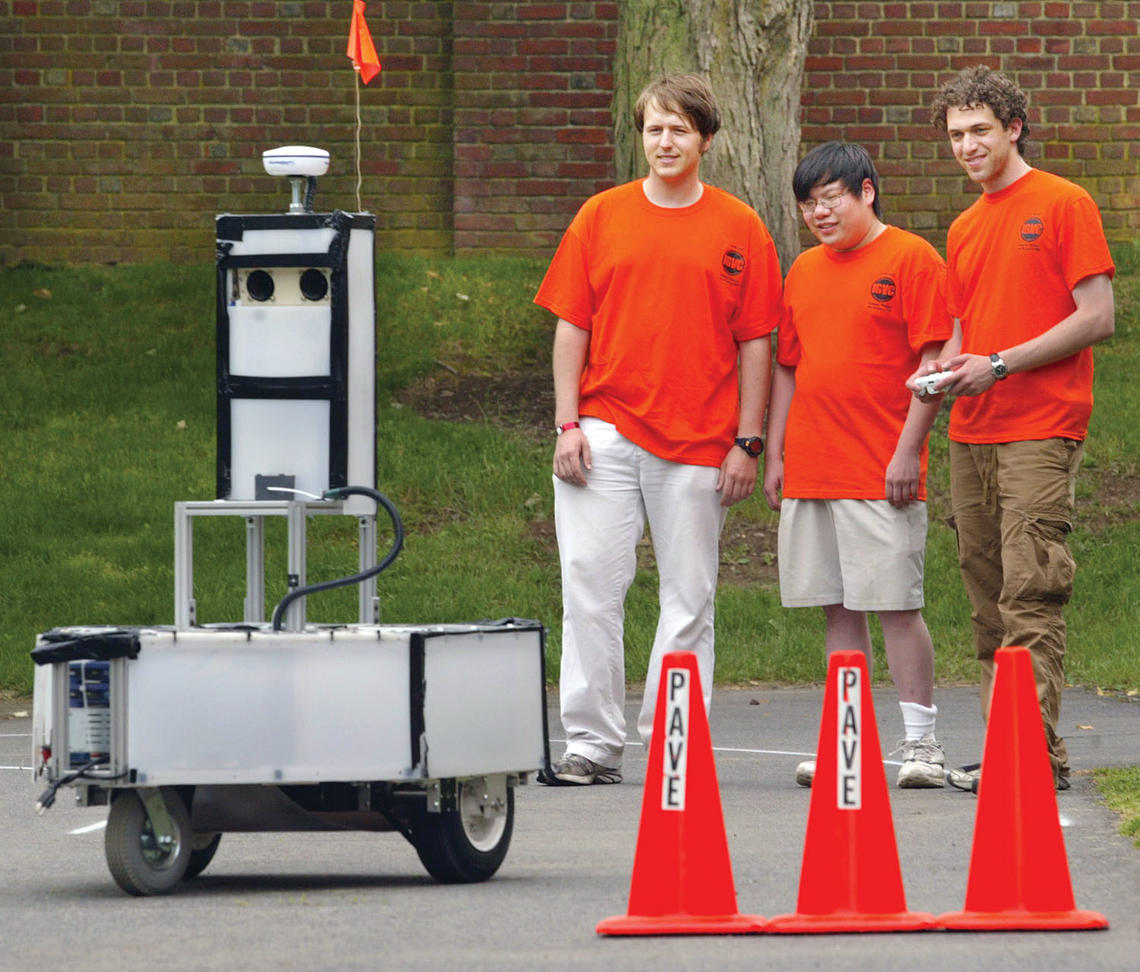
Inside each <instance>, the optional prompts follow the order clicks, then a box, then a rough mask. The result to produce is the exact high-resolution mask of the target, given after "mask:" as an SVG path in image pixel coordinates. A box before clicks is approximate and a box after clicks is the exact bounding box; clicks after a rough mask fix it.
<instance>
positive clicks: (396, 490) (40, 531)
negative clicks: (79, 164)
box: [0, 246, 1140, 695]
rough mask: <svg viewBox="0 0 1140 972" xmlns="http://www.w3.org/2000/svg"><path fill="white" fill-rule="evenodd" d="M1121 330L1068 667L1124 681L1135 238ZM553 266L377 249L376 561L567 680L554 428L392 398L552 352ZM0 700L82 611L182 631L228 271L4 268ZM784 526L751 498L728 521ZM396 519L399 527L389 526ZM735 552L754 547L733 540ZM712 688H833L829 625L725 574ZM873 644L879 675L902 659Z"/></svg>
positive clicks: (209, 491) (272, 536) (277, 570)
mask: <svg viewBox="0 0 1140 972" xmlns="http://www.w3.org/2000/svg"><path fill="white" fill-rule="evenodd" d="M1117 256H1118V261H1119V265H1120V272H1119V275H1118V278H1117V283H1116V295H1117V308H1118V314H1117V335H1116V337H1115V338H1114V339H1113V340H1112V341H1110V342H1108V343H1107V344H1105V345H1103V346H1102V347H1101V348H1098V350H1097V408H1096V410H1095V412H1094V419H1093V428H1092V434H1091V437H1090V442H1089V447H1088V451H1087V456H1086V460H1085V465H1086V470H1085V473H1084V474H1083V475H1082V478H1081V484H1080V490H1081V494H1080V497H1079V505H1080V509H1079V515H1078V524H1077V531H1076V533H1075V534H1074V536H1073V548H1074V551H1075V553H1076V557H1077V560H1078V563H1079V566H1080V569H1079V571H1078V580H1077V585H1078V587H1077V592H1076V596H1075V597H1074V599H1073V603H1072V604H1071V606H1070V608H1069V610H1068V621H1069V629H1070V654H1069V659H1068V671H1069V676H1070V678H1071V680H1072V681H1073V682H1074V683H1078V684H1084V685H1090V686H1096V687H1098V688H1101V689H1103V690H1107V691H1118V692H1129V691H1132V692H1135V691H1137V690H1138V688H1140V674H1138V673H1140V654H1138V652H1140V648H1138V647H1137V645H1136V643H1135V640H1134V638H1133V637H1132V632H1134V631H1135V630H1136V629H1137V622H1138V620H1140V618H1138V617H1137V614H1138V611H1140V589H1138V587H1140V584H1138V579H1137V576H1138V575H1137V571H1136V569H1135V559H1134V554H1133V551H1134V550H1135V549H1137V545H1138V543H1140V519H1138V518H1137V515H1136V513H1137V508H1136V501H1135V499H1134V498H1133V492H1134V489H1132V490H1130V489H1129V488H1128V487H1131V486H1133V485H1134V484H1135V476H1136V457H1137V456H1138V455H1140V441H1138V439H1140V423H1136V422H1135V421H1134V420H1133V419H1132V416H1134V415H1136V414H1140V401H1138V400H1137V399H1138V395H1140V392H1138V391H1137V386H1136V384H1135V381H1134V376H1135V374H1137V373H1140V367H1138V365H1140V334H1138V331H1137V315H1138V313H1140V246H1132V247H1123V248H1119V250H1118V253H1117ZM543 270H544V265H543V264H542V263H541V262H540V261H536V260H531V259H522V258H518V259H490V258H483V259H470V258H467V259H444V258H437V259H432V258H427V257H412V256H403V255H398V254H388V253H385V254H381V255H380V256H379V262H378V272H377V291H378V301H379V304H378V313H377V317H378V339H377V343H378V358H379V371H378V386H379V409H378V456H379V479H378V482H379V485H380V488H381V489H382V490H383V491H384V492H385V493H387V494H388V495H389V496H391V497H392V499H393V500H394V501H395V502H396V505H397V506H398V507H399V508H400V510H401V512H402V514H403V516H404V519H405V521H406V523H407V527H408V540H407V544H406V548H405V551H404V553H403V554H402V555H401V557H400V558H399V559H398V560H397V561H396V563H395V565H394V566H393V567H392V568H391V569H390V570H389V571H387V572H386V573H384V574H383V575H382V576H381V577H380V595H381V599H382V609H383V617H384V620H385V621H392V622H423V621H464V620H476V619H479V618H493V617H503V616H507V615H516V616H526V617H535V618H538V619H540V620H542V621H543V622H544V623H545V624H546V625H547V626H548V628H549V629H550V638H549V646H550V659H549V671H551V672H552V673H553V672H556V671H557V662H558V657H559V639H560V627H561V625H560V617H561V606H560V599H559V580H558V567H557V558H556V555H555V553H554V551H553V549H552V547H551V542H550V540H549V530H548V529H545V527H546V526H547V525H548V523H549V519H550V517H551V514H552V501H551V491H550V474H549V462H550V443H549V442H547V441H545V440H543V441H539V440H536V438H535V437H534V436H533V435H531V434H527V433H526V432H523V431H513V430H511V429H506V428H501V427H497V426H494V425H491V424H488V423H485V422H480V421H470V422H462V423H459V422H444V421H437V420H429V419H427V418H423V417H421V416H419V415H417V414H415V413H414V412H413V411H412V409H410V408H408V407H403V406H401V405H400V404H399V402H398V401H397V400H396V399H395V398H394V397H393V396H394V394H395V393H396V392H397V391H398V390H399V389H401V388H403V387H405V386H407V385H408V384H409V383H410V382H413V381H415V380H416V379H418V378H420V377H422V376H425V375H428V374H431V373H433V372H434V373H438V372H439V371H440V369H441V366H442V367H443V368H445V369H449V370H451V371H456V372H460V373H462V374H464V375H472V374H488V375H491V374H496V373H499V372H501V371H504V370H513V369H521V368H526V367H530V366H541V367H542V368H546V367H547V365H546V362H547V361H548V356H549V348H550V337H551V321H550V320H549V315H547V314H546V313H545V312H543V311H541V310H539V309H538V308H536V307H534V306H533V305H532V304H531V298H532V296H533V294H534V292H535V290H536V289H537V286H538V283H539V281H540V279H541V276H542V273H543ZM0 321H2V322H3V326H2V330H0V362H2V366H3V369H4V374H5V381H4V382H3V383H2V384H0V422H2V423H3V429H4V436H3V439H2V440H0V441H2V442H3V456H2V458H3V462H2V463H0V509H2V510H3V511H4V512H3V514H2V515H3V529H2V530H0V691H2V692H6V693H9V694H17V695H21V694H26V693H27V692H28V691H29V690H30V686H31V674H32V667H31V663H30V661H29V658H28V651H29V649H30V648H31V647H32V644H33V643H34V639H35V635H36V633H37V632H39V631H43V630H46V629H48V628H51V627H53V626H56V625H65V624H93V623H118V624H147V623H170V622H171V620H172V619H173V604H172V600H173V568H172V556H173V532H172V530H173V520H172V505H173V503H174V502H175V501H176V500H183V499H210V498H212V496H213V490H214V482H213V476H214V472H213V470H214V367H215V366H214V268H213V266H212V264H209V263H208V262H207V261H203V263H202V265H200V266H170V265H157V266H136V267H114V268H105V267H83V268H66V269H65V268H53V267H40V266H20V267H14V268H9V269H5V270H0ZM944 432H945V414H943V416H942V417H941V419H940V424H939V426H938V427H937V428H936V431H935V433H934V435H933V437H932V459H931V511H930V512H931V530H930V541H929V549H928V559H927V604H928V607H927V610H926V617H927V621H928V624H929V626H930V628H931V631H932V634H933V636H934V640H935V646H936V651H937V658H938V661H937V666H938V667H937V677H938V680H939V681H940V683H943V684H946V683H949V682H963V681H973V680H975V679H976V665H975V663H974V661H973V658H972V651H971V648H970V634H969V608H968V605H967V604H966V601H965V597H964V595H963V593H962V585H961V581H960V579H959V577H958V570H957V566H956V561H955V553H954V540H953V535H952V533H951V531H950V529H949V528H948V527H947V526H946V525H945V524H944V523H943V522H942V518H944V517H945V515H946V512H947V510H946V498H945V497H946V481H947V470H946V448H945V436H944ZM730 515H731V516H732V517H733V518H742V519H743V520H746V521H751V522H753V523H755V524H756V525H758V526H763V527H766V528H771V527H772V526H773V525H774V523H775V520H774V517H773V515H772V514H771V513H770V512H769V511H768V510H767V508H766V507H765V506H764V503H763V500H762V499H761V498H759V497H758V496H757V497H755V498H753V499H752V500H750V501H749V502H748V503H745V504H742V505H741V506H740V507H738V508H735V509H734V510H733V511H732V513H731V514H730ZM267 534H268V535H267V545H266V555H267V587H268V606H267V610H271V609H272V606H273V604H274V603H276V600H277V599H279V598H280V597H281V596H282V595H283V594H284V592H285V585H284V573H285V566H284V557H285V550H284V546H285V544H284V523H283V521H280V520H276V519H272V520H271V521H270V522H269V524H268V529H267ZM385 541H386V536H385V534H384V532H383V530H382V531H381V543H382V544H384V543H385ZM355 544H356V525H355V522H354V521H353V520H352V519H351V518H337V517H316V518H314V519H313V521H312V523H311V526H310V531H309V556H308V573H309V579H310V580H319V579H324V578H328V577H334V576H341V575H343V574H346V573H350V572H351V571H353V570H354V569H355V564H356V550H355ZM731 556H734V557H736V556H744V557H746V556H747V553H746V552H734V553H732V554H731ZM195 582H196V588H195V594H196V597H197V600H198V609H199V618H200V620H202V621H228V620H235V619H239V618H240V617H241V614H242V606H241V599H242V595H243V594H244V530H243V526H242V522H241V520H240V518H201V519H198V520H196V522H195ZM308 615H309V618H310V619H311V620H314V621H329V622H331V621H343V620H346V619H349V620H351V619H353V618H355V616H356V592H355V591H354V590H352V589H346V590H340V591H333V592H328V593H325V594H321V595H318V596H315V597H314V598H312V599H310V602H309V605H308ZM655 623H656V581H655V577H654V575H653V574H652V572H651V571H648V570H643V571H641V572H639V575H638V577H637V579H636V581H635V584H634V587H633V590H632V591H631V594H630V598H629V601H628V605H627V658H628V665H629V671H630V673H631V675H633V676H634V677H637V676H638V675H639V674H640V672H641V671H643V670H644V665H645V660H646V658H647V656H648V652H649V648H650V645H651V642H652V637H653V629H654V626H655ZM717 629H718V630H717V639H718V640H717V646H718V661H717V666H718V679H719V680H721V681H725V682H735V683H739V682H748V681H755V682H783V683H787V682H804V681H818V680H819V679H820V678H821V677H822V674H823V670H824V669H823V660H822V617H821V612H818V611H785V610H783V609H782V608H781V607H780V604H779V594H778V591H777V590H776V588H775V585H774V583H766V582H757V583H750V584H745V585H740V584H729V583H724V584H722V586H721V590H720V593H719V598H718V615H717ZM878 640H879V641H880V645H879V661H880V664H879V668H878V673H879V675H880V676H885V674H886V667H885V664H884V663H883V662H882V655H881V639H878Z"/></svg>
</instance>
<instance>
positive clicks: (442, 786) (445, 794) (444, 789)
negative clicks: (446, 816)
mask: <svg viewBox="0 0 1140 972" xmlns="http://www.w3.org/2000/svg"><path fill="white" fill-rule="evenodd" d="M458 809H459V795H458V790H457V789H456V786H455V780H451V779H448V780H432V781H430V782H429V783H428V785H427V812H428V813H452V812H454V811H456V810H458Z"/></svg>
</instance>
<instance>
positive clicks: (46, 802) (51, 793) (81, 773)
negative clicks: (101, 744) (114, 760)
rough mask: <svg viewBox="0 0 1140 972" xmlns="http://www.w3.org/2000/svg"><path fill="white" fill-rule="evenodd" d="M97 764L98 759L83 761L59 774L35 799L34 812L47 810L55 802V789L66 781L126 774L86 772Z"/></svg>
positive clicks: (119, 776)
mask: <svg viewBox="0 0 1140 972" xmlns="http://www.w3.org/2000/svg"><path fill="white" fill-rule="evenodd" d="M98 765H99V760H97V759H93V760H91V762H89V763H84V764H83V765H82V766H80V767H79V769H77V770H75V772H73V773H67V774H65V775H63V776H61V777H60V778H59V779H58V780H55V781H54V782H53V783H52V784H51V785H50V786H49V787H48V788H47V789H46V790H44V792H43V794H42V795H41V796H40V798H39V799H38V800H37V801H36V813H43V812H44V811H45V810H47V808H48V807H50V806H51V805H52V804H53V803H55V794H56V791H57V790H59V788H60V787H61V786H67V784H68V783H74V782H75V781H76V780H78V779H88V780H100V781H106V780H120V779H122V778H123V777H124V776H126V775H127V774H126V773H117V774H115V775H114V776H95V775H93V774H92V773H89V772H88V770H91V769H94V768H95V767H96V766H98Z"/></svg>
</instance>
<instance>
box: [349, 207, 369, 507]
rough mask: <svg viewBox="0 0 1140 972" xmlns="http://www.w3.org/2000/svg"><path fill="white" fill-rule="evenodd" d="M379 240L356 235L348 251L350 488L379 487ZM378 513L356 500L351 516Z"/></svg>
mask: <svg viewBox="0 0 1140 972" xmlns="http://www.w3.org/2000/svg"><path fill="white" fill-rule="evenodd" d="M373 239H374V234H373V231H372V230H371V229H366V230H353V231H352V233H351V235H350V237H349V248H348V267H347V271H348V273H347V277H348V484H349V485H350V486H372V487H373V488H375V486H376V288H375V283H374V270H373V267H374V265H375V259H374V258H375V253H374V249H375V248H374V245H373ZM375 512H376V503H375V502H374V501H373V500H370V499H368V497H366V496H352V497H349V499H348V500H347V501H346V503H345V513H348V514H352V515H356V516H360V515H364V514H370V513H375Z"/></svg>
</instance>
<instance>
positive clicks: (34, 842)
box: [0, 687, 1140, 972]
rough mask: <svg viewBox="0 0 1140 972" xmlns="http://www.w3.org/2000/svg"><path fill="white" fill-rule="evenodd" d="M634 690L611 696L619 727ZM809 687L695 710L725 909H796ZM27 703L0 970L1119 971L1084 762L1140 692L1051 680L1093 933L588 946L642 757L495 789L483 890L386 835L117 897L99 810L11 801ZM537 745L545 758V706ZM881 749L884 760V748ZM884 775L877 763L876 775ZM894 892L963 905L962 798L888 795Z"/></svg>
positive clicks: (1108, 840)
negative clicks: (562, 781) (717, 807)
mask: <svg viewBox="0 0 1140 972" xmlns="http://www.w3.org/2000/svg"><path fill="white" fill-rule="evenodd" d="M639 702H640V699H639V698H638V697H637V696H636V695H631V696H630V699H629V715H630V724H631V725H632V724H633V721H634V718H635V713H636V711H637V706H638V704H639ZM936 702H937V703H938V705H939V708H940V714H939V720H938V735H939V738H940V740H941V741H942V742H943V744H944V745H945V747H946V750H947V757H948V760H949V761H950V763H951V764H957V763H965V762H973V761H975V760H977V759H978V758H979V757H980V755H981V752H982V745H983V732H984V730H983V726H982V724H981V719H980V716H979V713H978V704H977V694H976V690H975V689H973V688H969V687H964V688H947V689H940V690H939V691H938V692H937V698H936ZM821 703H822V690H821V689H819V688H759V687H755V688H718V689H717V690H716V692H715V694H714V702H713V711H712V718H711V728H712V738H713V746H714V749H715V760H716V769H717V775H718V779H719V789H720V796H721V802H722V807H723V815H724V823H725V829H726V832H727V835H728V842H729V848H730V853H731V860H732V870H733V875H734V879H735V884H736V890H737V902H738V908H739V910H740V912H741V913H744V914H758V915H762V916H769V917H770V916H773V915H776V914H782V913H787V912H792V911H795V909H796V901H797V891H798V884H799V869H800V861H801V855H802V852H803V840H804V833H805V829H806V824H807V811H808V799H809V791H808V790H806V789H803V788H801V787H799V786H796V784H795V783H794V781H793V778H792V776H793V769H794V767H795V765H796V763H797V762H798V761H799V760H800V759H802V758H804V757H805V756H806V755H808V754H810V753H811V752H812V751H813V750H814V746H815V740H816V736H817V732H818V722H819V715H820V706H821ZM875 708H876V718H877V722H878V728H879V735H880V738H881V740H882V743H883V747H884V749H887V750H889V749H890V748H891V746H892V745H893V743H894V741H895V740H896V739H897V738H898V737H899V736H900V735H901V732H900V729H901V722H900V717H899V714H898V707H897V705H896V697H895V695H894V693H893V692H892V691H890V690H888V689H878V690H876V692H875ZM29 710H30V703H27V704H25V703H19V702H17V703H15V704H0V861H2V862H3V870H2V874H3V881H2V883H0V967H2V968H4V969H10V970H24V969H29V970H30V969H43V968H51V967H80V968H83V969H84V970H85V972H86V970H99V969H116V970H121V969H134V968H143V967H144V966H145V967H148V968H149V967H158V968H164V969H170V970H178V969H218V968H241V969H262V968H265V969H268V968H274V969H289V968H306V969H312V968H328V969H365V968H367V969H383V968H392V967H400V968H415V969H418V968H424V969H427V968H432V969H435V968H464V969H492V968H493V969H561V968H566V969H569V968H574V969H581V968H583V967H605V968H607V969H690V968H693V969H696V968H700V969H702V970H704V969H708V968H710V967H714V966H715V967H716V968H718V969H719V968H726V969H735V968H755V967H757V966H761V965H773V966H779V967H781V968H784V969H809V968H823V967H827V968H829V969H831V968H839V967H842V968H845V969H900V970H902V969H905V970H908V972H909V970H913V969H922V970H923V972H926V970H938V969H953V970H965V969H975V968H977V969H982V968H985V969H991V968H993V967H994V966H996V965H999V964H1000V965H1001V966H1004V967H1005V968H1006V969H1038V970H1044V969H1062V968H1071V969H1081V970H1084V969H1135V968H1137V955H1140V850H1138V849H1137V848H1135V847H1133V846H1132V844H1131V842H1130V841H1129V840H1128V839H1126V838H1125V837H1123V836H1121V835H1120V834H1119V833H1118V825H1119V820H1118V818H1117V817H1116V816H1115V815H1114V814H1113V813H1112V812H1111V811H1109V810H1108V809H1106V808H1105V807H1104V806H1103V805H1101V804H1100V803H1099V802H1098V795H1097V791H1096V789H1095V787H1094V785H1093V782H1092V779H1091V776H1090V771H1091V770H1092V769H1093V768H1095V767H1101V766H1127V765H1136V764H1140V704H1138V703H1136V702H1134V701H1127V700H1120V699H1113V698H1105V697H1101V696H1098V695H1096V694H1095V693H1092V692H1089V691H1084V690H1076V689H1070V690H1067V691H1066V693H1065V699H1064V708H1063V711H1062V729H1063V733H1064V735H1065V737H1066V739H1067V741H1068V745H1069V752H1070V755H1071V758H1072V763H1073V769H1074V775H1073V786H1072V789H1071V790H1069V791H1067V792H1064V793H1061V794H1058V797H1057V802H1058V808H1059V813H1060V817H1061V823H1062V825H1063V834H1064V839H1065V844H1066V849H1067V853H1068V862H1069V869H1070V874H1071V880H1072V886H1073V891H1074V896H1075V899H1076V905H1077V907H1078V908H1083V909H1089V910H1093V911H1097V912H1100V913H1102V914H1103V915H1105V916H1106V917H1107V918H1108V920H1109V923H1110V928H1109V929H1108V930H1105V931H1091V932H1090V931H1082V932H988V933H976V932H915V933H873V934H827V935H791V936H785V935H755V936H685V937H654V938H613V937H602V936H599V935H597V934H596V933H595V931H594V929H595V926H596V925H597V923H598V921H599V920H601V919H603V918H605V917H608V916H611V915H620V914H624V913H625V911H626V908H627V904H628V896H629V890H630V877H631V873H632V867H633V859H634V850H635V846H636V841H637V833H638V824H639V816H640V807H641V795H642V783H643V782H644V779H645V772H646V758H645V753H644V752H643V750H642V749H641V748H640V746H634V745H631V746H630V748H629V750H628V752H627V756H626V760H625V767H624V769H625V782H624V783H622V784H620V785H616V786H593V787H575V788H561V787H559V788H554V787H545V786H542V785H539V784H537V783H533V782H532V783H530V784H529V785H527V786H525V787H522V788H520V789H519V790H518V792H517V803H516V820H515V833H514V838H513V842H512V845H511V849H510V852H509V853H508V855H507V858H506V861H505V862H504V864H503V866H502V868H501V870H500V871H499V873H498V874H497V875H496V876H495V877H494V878H492V879H491V880H490V881H488V882H487V883H485V884H480V885H466V886H445V885H440V884H436V883H435V882H433V881H432V880H431V879H430V878H429V877H428V876H427V874H426V872H425V871H424V870H423V868H422V867H421V865H420V863H419V861H418V859H417V858H416V855H415V852H414V851H413V850H412V848H411V847H410V846H409V845H408V844H407V843H406V842H405V841H404V839H403V838H402V837H400V836H398V835H395V834H371V833H365V832H355V831H353V832H347V833H343V834H330V833H318V834H271V833H266V834H257V833H254V834H226V835H225V836H224V837H223V839H222V843H221V846H220V848H219V850H218V854H217V857H216V858H215V860H214V862H213V863H212V864H211V865H210V866H209V868H208V869H207V870H206V871H205V873H203V874H202V875H201V876H200V877H198V878H196V879H195V880H193V881H189V882H186V883H184V884H183V885H181V886H180V888H179V889H178V891H177V892H176V893H174V894H172V895H170V896H166V897H154V898H131V897H129V896H127V895H125V894H124V893H123V892H121V891H120V890H119V889H118V887H117V886H116V885H115V884H114V882H113V881H112V880H111V877H110V874H109V872H108V870H107V866H106V863H105V860H104V855H103V822H104V821H105V819H106V810H105V809H104V808H78V807H76V806H74V805H73V803H72V801H71V800H70V794H69V791H63V792H61V794H60V797H59V799H58V801H57V803H56V806H55V807H53V808H52V809H50V810H49V811H48V812H47V813H45V814H44V815H42V816H38V815H36V814H35V812H34V811H33V804H34V802H35V799H36V797H37V796H38V793H39V789H40V788H39V787H38V786H34V785H33V784H32V782H31V773H30V771H29V769H28V767H30V765H31V752H30V748H31V738H30V733H31V720H30V718H29V716H30V711H29ZM550 724H551V736H552V751H553V752H554V753H555V754H559V753H560V752H561V750H562V747H561V745H560V744H559V742H558V740H560V738H561V727H560V722H559V720H558V716H557V700H556V698H554V697H553V696H552V698H551V723H550ZM888 761H889V757H888ZM887 778H888V780H890V781H892V782H893V778H894V773H893V772H892V767H891V766H888V774H887ZM890 800H891V811H892V815H893V818H894V825H895V832H896V837H897V844H898V853H899V859H900V862H901V866H902V872H903V880H904V886H905V890H906V897H907V904H908V906H909V908H910V909H911V910H913V911H924V912H931V913H934V914H940V913H943V912H947V911H957V910H960V909H961V908H962V907H963V904H964V900H965V893H966V884H967V879H968V872H969V861H970V849H971V844H972V835H973V827H974V814H975V808H976V806H977V799H976V798H975V797H974V796H973V795H972V794H969V793H963V792H960V791H958V790H953V789H944V790H898V789H895V788H894V787H893V786H892V787H891V789H890Z"/></svg>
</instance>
